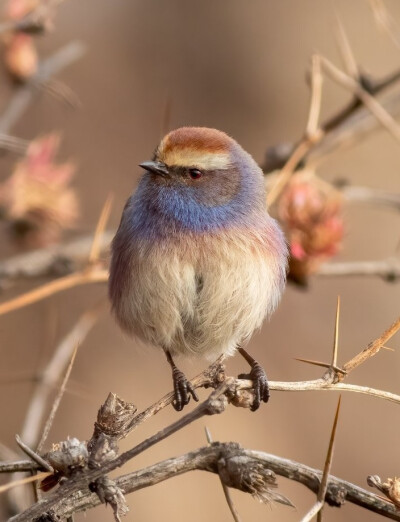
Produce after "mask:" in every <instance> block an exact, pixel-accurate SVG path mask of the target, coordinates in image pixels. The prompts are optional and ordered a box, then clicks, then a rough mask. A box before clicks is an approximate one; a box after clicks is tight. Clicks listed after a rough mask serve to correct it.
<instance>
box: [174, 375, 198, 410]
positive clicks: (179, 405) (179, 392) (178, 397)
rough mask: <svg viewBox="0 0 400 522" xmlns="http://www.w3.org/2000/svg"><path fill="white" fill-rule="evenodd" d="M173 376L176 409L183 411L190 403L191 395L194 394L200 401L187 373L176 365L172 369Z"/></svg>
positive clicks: (194, 397)
mask: <svg viewBox="0 0 400 522" xmlns="http://www.w3.org/2000/svg"><path fill="white" fill-rule="evenodd" d="M172 378H173V381H174V400H173V401H172V406H173V407H174V408H175V410H176V411H182V410H183V407H184V406H186V405H187V404H189V401H190V396H192V397H193V400H195V401H196V402H198V401H199V398H198V396H197V393H196V390H195V389H194V387H193V385H192V383H191V382H190V381H188V380H187V378H186V377H185V374H184V373H182V372H181V371H180V370H178V368H176V367H175V368H174V369H173V371H172Z"/></svg>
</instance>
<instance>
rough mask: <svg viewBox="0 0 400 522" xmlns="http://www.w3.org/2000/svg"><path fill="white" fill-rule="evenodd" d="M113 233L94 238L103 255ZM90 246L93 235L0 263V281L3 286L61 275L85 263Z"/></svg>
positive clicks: (106, 232)
mask: <svg viewBox="0 0 400 522" xmlns="http://www.w3.org/2000/svg"><path fill="white" fill-rule="evenodd" d="M113 235H114V232H112V231H109V230H106V231H105V232H103V234H102V235H101V236H100V237H99V239H98V242H99V243H98V248H99V250H100V251H101V252H105V251H106V250H107V249H108V247H109V245H110V242H111V240H112V238H113ZM92 244H93V234H90V235H87V236H83V237H79V238H77V239H73V240H72V241H70V242H68V243H66V244H61V245H53V246H49V247H46V248H41V249H39V250H35V251H33V252H28V253H26V254H20V255H18V256H14V257H10V258H9V259H6V260H4V261H0V282H1V283H2V284H3V285H5V284H7V285H8V284H9V283H10V281H12V280H14V279H17V278H24V279H31V278H37V277H45V276H54V275H65V274H66V273H70V272H73V271H74V270H76V268H77V267H79V266H80V265H82V264H83V263H84V262H87V259H88V257H89V254H90V251H91V248H92Z"/></svg>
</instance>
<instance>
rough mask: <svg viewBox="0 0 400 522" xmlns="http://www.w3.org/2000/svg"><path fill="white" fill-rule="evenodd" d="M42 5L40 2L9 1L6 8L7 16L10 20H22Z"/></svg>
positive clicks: (35, 0) (33, 0)
mask: <svg viewBox="0 0 400 522" xmlns="http://www.w3.org/2000/svg"><path fill="white" fill-rule="evenodd" d="M39 4H40V0H9V1H8V2H7V4H6V7H5V12H4V14H5V16H6V18H7V19H9V20H21V18H23V17H24V16H26V15H27V14H29V13H31V12H32V11H33V10H34V9H36V8H37V7H38V6H39Z"/></svg>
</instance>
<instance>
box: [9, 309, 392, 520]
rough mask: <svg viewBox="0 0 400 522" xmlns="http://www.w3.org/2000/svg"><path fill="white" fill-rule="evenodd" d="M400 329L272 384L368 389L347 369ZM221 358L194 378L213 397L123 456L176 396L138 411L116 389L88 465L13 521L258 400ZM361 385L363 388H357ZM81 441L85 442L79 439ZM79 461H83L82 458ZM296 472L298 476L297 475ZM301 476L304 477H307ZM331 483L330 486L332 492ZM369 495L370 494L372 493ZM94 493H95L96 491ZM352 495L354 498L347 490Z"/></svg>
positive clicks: (61, 502)
mask: <svg viewBox="0 0 400 522" xmlns="http://www.w3.org/2000/svg"><path fill="white" fill-rule="evenodd" d="M399 329H400V318H398V319H397V320H396V321H395V322H394V323H393V324H392V325H391V326H390V327H389V328H388V329H387V330H386V331H385V332H383V334H382V335H380V336H379V337H378V338H377V339H376V340H375V341H373V342H372V343H370V344H369V345H368V347H367V348H365V349H364V350H362V351H361V352H360V353H359V354H358V355H357V356H355V357H353V358H352V359H351V360H350V361H348V362H347V363H346V364H345V365H343V370H342V369H341V370H340V372H337V371H335V369H333V368H331V369H329V370H328V371H327V372H326V374H325V375H324V377H323V378H321V379H319V380H315V381H306V382H303V383H274V382H272V383H270V386H271V389H286V390H290V389H292V390H299V389H314V390H316V389H320V390H327V389H329V390H336V391H338V390H352V391H362V390H361V388H362V387H355V386H352V385H346V384H343V383H341V382H339V381H340V380H341V379H342V378H343V376H344V375H347V374H348V373H349V372H350V371H352V370H353V369H354V368H356V367H357V366H358V365H359V364H362V363H364V362H365V361H366V360H367V359H368V358H370V357H372V356H373V355H375V354H376V353H377V352H378V351H379V350H380V349H381V348H382V347H383V346H384V345H385V343H386V342H387V341H388V340H389V339H390V338H391V337H392V336H393V335H394V334H395V333H396V332H397V331H398V330H399ZM221 361H222V358H220V359H219V360H218V361H217V362H216V363H215V364H214V365H212V366H211V367H210V368H209V369H207V370H205V371H204V372H203V373H202V374H200V375H199V376H198V377H197V378H196V379H194V380H193V384H194V386H196V387H199V386H201V385H202V386H211V387H213V388H215V391H213V392H212V393H211V395H210V396H209V398H208V399H206V400H205V401H204V402H203V403H201V404H200V405H199V406H198V407H197V408H195V409H194V410H193V411H192V412H190V413H188V414H187V415H185V416H183V417H181V418H180V419H179V420H178V421H176V422H174V423H173V424H171V425H170V426H168V427H166V428H164V429H162V430H161V431H159V432H158V433H156V434H155V435H153V436H151V437H149V438H148V439H146V440H145V441H143V442H141V443H140V444H138V445H137V446H135V447H134V448H132V449H130V450H128V451H126V452H125V453H122V454H121V455H119V456H117V454H118V447H117V441H118V440H120V439H121V438H124V437H126V436H127V435H128V433H130V432H131V431H132V430H133V429H135V428H136V427H138V426H139V424H141V423H142V422H144V420H146V419H148V418H149V417H151V416H152V415H154V414H156V413H157V412H158V411H160V410H161V409H162V408H164V407H165V406H167V405H168V404H169V403H170V402H171V400H172V393H171V394H168V395H167V396H165V397H164V398H162V399H160V400H159V401H157V403H156V404H154V405H153V406H151V407H150V408H148V409H147V410H145V411H144V412H142V413H140V414H138V415H135V412H136V408H135V407H134V406H133V405H131V404H129V403H124V402H123V401H121V400H120V399H118V398H116V397H115V396H113V395H112V394H111V395H110V396H109V397H108V399H107V401H106V403H105V404H104V406H103V407H102V408H101V409H100V411H99V416H98V420H97V422H96V424H95V430H94V433H93V436H92V439H91V440H90V441H89V443H88V445H87V448H88V451H89V457H85V458H83V461H85V459H86V461H85V462H84V464H85V466H84V469H81V471H80V472H79V474H76V475H74V476H70V477H69V480H68V481H66V482H65V483H63V485H62V486H60V488H59V490H58V491H56V492H55V493H53V494H52V495H50V496H48V497H47V498H46V499H43V500H41V501H39V502H38V503H36V504H35V505H33V506H31V507H30V508H28V509H27V510H26V511H24V512H23V513H21V514H19V515H17V516H15V517H13V518H12V519H11V520H12V521H13V522H22V521H31V520H33V519H34V518H35V517H38V516H40V515H42V514H43V513H46V512H49V511H53V512H56V513H59V510H60V509H61V510H62V509H63V508H64V507H65V506H66V505H67V504H66V499H68V502H72V506H75V505H76V504H75V503H76V501H77V497H76V494H77V492H78V491H81V490H83V491H87V488H88V487H89V485H90V484H93V483H95V484H97V481H99V480H100V479H101V480H102V481H103V482H101V484H102V485H101V488H103V489H102V491H103V493H104V491H106V490H104V488H106V486H105V483H104V480H105V477H106V475H107V474H108V473H109V472H111V471H112V470H115V469H116V468H119V467H121V466H122V465H124V464H125V463H126V462H128V461H129V460H131V459H132V458H134V457H135V456H137V455H138V454H139V453H142V452H143V451H145V450H147V449H149V448H150V447H151V446H153V445H154V444H156V443H158V442H160V441H161V440H164V439H165V438H166V437H168V436H170V435H172V434H173V433H175V432H176V431H178V430H180V429H182V428H183V427H185V426H187V425H188V424H190V423H192V422H194V421H195V420H197V419H199V418H200V417H202V416H204V415H212V414H215V413H221V412H222V411H224V409H225V408H226V407H227V404H228V402H229V403H231V404H233V405H235V406H242V407H249V406H250V405H251V404H252V401H253V393H252V382H251V381H247V380H241V379H234V378H232V377H225V374H224V368H223V367H222V366H221ZM357 388H360V389H359V390H356V389H357ZM362 392H364V393H368V394H370V395H374V394H375V395H377V396H380V397H381V398H389V399H390V397H389V394H387V393H386V392H380V391H379V390H371V389H368V391H367V390H364V391H362ZM391 400H396V402H398V403H400V397H395V396H393V397H392V399H391ZM77 445H78V446H79V444H77ZM85 451H86V450H85ZM85 455H86V454H85ZM50 456H51V452H50V453H49V454H47V460H48V461H49V463H50V464H51V465H52V466H53V467H54V468H55V469H56V470H58V472H59V473H60V469H62V470H63V471H64V473H66V471H65V470H66V469H68V470H70V469H75V468H76V466H75V467H74V466H69V467H65V465H64V467H62V468H60V467H59V468H57V460H56V459H55V458H54V457H53V458H50ZM45 458H46V456H45ZM281 460H284V459H281ZM79 462H80V463H82V459H81V460H80V461H79ZM160 465H163V464H160ZM16 466H17V467H18V469H21V467H24V466H26V463H16ZM2 468H3V469H4V471H10V464H7V463H6V464H4V465H0V470H1V469H2ZM33 468H34V469H35V468H36V467H35V466H33ZM36 469H37V468H36ZM296 469H298V468H296ZM273 471H274V470H273ZM277 473H278V474H281V473H280V472H279V471H277ZM290 478H293V477H292V476H291V477H290ZM103 479H104V480H103ZM122 479H124V477H123V478H121V480H122ZM160 480H162V479H160ZM301 481H302V482H304V480H301ZM107 484H108V486H109V487H111V486H110V484H109V483H107ZM118 484H119V483H118V481H117V482H116V483H114V482H112V488H111V489H112V491H114V490H115V487H117V488H120V486H119V485H118ZM136 485H137V483H136ZM228 485H230V484H228ZM306 485H308V481H306ZM108 486H107V487H108ZM140 487H144V486H140ZM330 487H331V486H329V487H328V495H329V488H330ZM93 488H94V486H93V487H92V490H93ZM113 488H114V489H113ZM106 489H107V488H106ZM317 489H318V488H317ZM358 489H360V488H358ZM94 491H96V488H94ZM107 491H108V490H107ZM118 491H119V489H118ZM122 491H125V492H127V491H126V490H125V489H124V488H122ZM361 491H362V490H361ZM103 493H102V494H103ZM120 493H121V492H120ZM120 493H119V494H120ZM104 494H105V493H104ZM337 494H338V490H336V495H337ZM276 495H277V494H275V496H276ZM360 495H361V493H360V492H359V493H357V495H356V497H357V498H358V501H357V502H358V503H360V505H364V500H363V499H365V492H363V494H362V495H361V496H360ZM368 495H370V494H367V496H368ZM111 497H112V495H111ZM111 497H110V498H111ZM91 498H92V499H93V497H91ZM101 498H102V496H101V495H100V500H101ZM118 498H119V497H118ZM277 498H280V500H278V501H283V499H284V497H279V495H278V497H276V498H275V500H277ZM341 498H342V497H341ZM346 498H348V496H347V493H346ZM368 498H369V499H370V500H369V501H368V502H372V501H371V499H373V502H372V504H371V505H373V506H375V507H373V508H368V509H375V508H376V509H383V510H384V512H385V513H388V516H389V515H390V516H391V517H392V518H393V513H394V511H393V509H392V507H388V505H387V504H388V503H385V502H384V503H383V504H382V500H381V499H379V501H378V500H377V499H376V498H375V495H372V497H371V496H369V497H368ZM74 499H75V500H74ZM286 500H287V499H286ZM92 501H93V500H91V501H90V502H92ZM328 502H329V500H328ZM377 502H378V504H377ZM79 505H80V504H79V503H78V506H79ZM116 506H117V507H118V502H117V503H116ZM377 506H378V507H377ZM364 507H365V506H364ZM71 509H72V510H75V508H72V507H71ZM79 509H80V508H79ZM116 509H117V508H116ZM376 509H375V510H376ZM388 510H389V511H388ZM395 516H396V517H397V518H393V519H394V520H400V515H399V514H398V513H397V512H396V515H395Z"/></svg>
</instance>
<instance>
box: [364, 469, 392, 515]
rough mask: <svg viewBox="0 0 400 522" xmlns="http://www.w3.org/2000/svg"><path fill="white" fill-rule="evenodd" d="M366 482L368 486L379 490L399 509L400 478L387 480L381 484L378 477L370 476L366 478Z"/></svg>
mask: <svg viewBox="0 0 400 522" xmlns="http://www.w3.org/2000/svg"><path fill="white" fill-rule="evenodd" d="M367 482H368V485H369V486H371V487H374V488H377V489H379V491H381V492H382V493H384V494H385V495H386V496H387V497H388V498H389V499H390V500H391V501H392V502H393V503H394V504H395V505H396V506H397V507H399V508H400V478H397V477H394V478H388V479H386V482H382V481H381V479H380V477H379V476H378V475H370V476H369V477H367Z"/></svg>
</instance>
